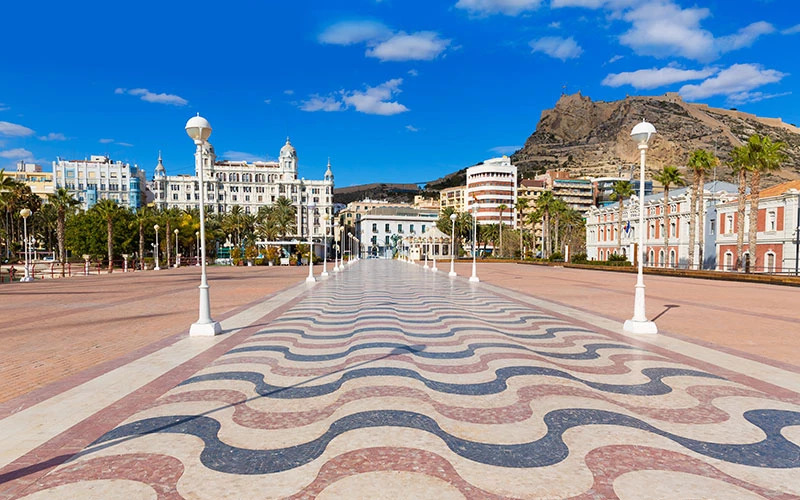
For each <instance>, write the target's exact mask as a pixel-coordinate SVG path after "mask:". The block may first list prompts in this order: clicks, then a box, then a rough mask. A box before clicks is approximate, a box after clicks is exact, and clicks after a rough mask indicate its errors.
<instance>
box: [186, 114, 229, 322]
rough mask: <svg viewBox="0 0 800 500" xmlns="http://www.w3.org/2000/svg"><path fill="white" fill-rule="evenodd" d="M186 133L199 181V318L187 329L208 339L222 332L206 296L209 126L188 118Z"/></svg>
mask: <svg viewBox="0 0 800 500" xmlns="http://www.w3.org/2000/svg"><path fill="white" fill-rule="evenodd" d="M186 133H187V134H188V135H189V137H191V138H192V140H194V144H195V154H194V162H195V167H196V168H197V175H198V177H199V179H198V180H199V181H200V259H201V262H200V286H199V287H198V289H199V290H200V303H199V316H198V318H197V322H196V323H193V324H192V326H191V328H189V335H191V336H204V337H210V336H214V335H217V334H218V333H220V332H221V331H222V327H221V326H220V324H219V323H218V322H217V321H214V320H213V319H211V300H210V299H209V296H208V278H207V277H206V212H205V196H206V185H205V182H204V181H203V169H204V167H205V165H203V145H204V144H206V141H207V140H208V138H209V137H210V136H211V124H210V123H208V120H206V119H205V118H203V117H202V116H200V113H198V114H197V116H193V117H191V118H189V121H188V122H186Z"/></svg>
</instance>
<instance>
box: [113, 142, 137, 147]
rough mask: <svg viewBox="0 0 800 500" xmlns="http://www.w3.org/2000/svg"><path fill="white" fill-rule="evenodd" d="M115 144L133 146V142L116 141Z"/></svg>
mask: <svg viewBox="0 0 800 500" xmlns="http://www.w3.org/2000/svg"><path fill="white" fill-rule="evenodd" d="M114 144H116V145H117V146H125V147H126V148H132V147H133V144H131V143H129V142H115V143H114Z"/></svg>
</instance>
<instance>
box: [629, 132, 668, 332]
mask: <svg viewBox="0 0 800 500" xmlns="http://www.w3.org/2000/svg"><path fill="white" fill-rule="evenodd" d="M655 133H656V128H655V127H654V126H653V125H651V124H649V123H647V122H646V121H642V123H638V124H637V125H636V126H635V127H633V131H631V138H632V139H633V140H634V142H636V143H637V144H638V146H639V228H638V231H639V249H638V251H637V252H636V253H637V259H638V261H639V272H638V275H637V276H636V287H635V294H634V302H633V319H629V320H626V321H625V324H624V326H623V327H622V329H623V330H625V331H626V332H630V333H658V328H657V327H656V324H655V323H654V322H652V321H648V320H647V314H646V312H645V307H644V306H645V302H644V272H643V265H644V263H643V262H642V260H643V257H644V163H645V153H646V151H647V143H648V142H649V141H650V138H651V137H652V136H653V134H655ZM665 230H666V229H665Z"/></svg>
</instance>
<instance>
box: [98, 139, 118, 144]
mask: <svg viewBox="0 0 800 500" xmlns="http://www.w3.org/2000/svg"><path fill="white" fill-rule="evenodd" d="M98 142H99V143H100V144H111V143H112V142H114V139H100V140H99V141H98Z"/></svg>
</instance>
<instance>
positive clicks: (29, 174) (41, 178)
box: [4, 161, 54, 200]
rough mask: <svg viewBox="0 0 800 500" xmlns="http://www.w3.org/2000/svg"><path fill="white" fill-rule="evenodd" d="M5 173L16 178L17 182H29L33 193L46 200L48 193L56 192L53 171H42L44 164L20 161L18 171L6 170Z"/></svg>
mask: <svg viewBox="0 0 800 500" xmlns="http://www.w3.org/2000/svg"><path fill="white" fill-rule="evenodd" d="M4 175H5V176H6V177H10V178H11V179H14V180H15V181H16V182H20V183H22V184H27V185H28V186H29V187H30V188H31V192H32V193H33V194H35V195H37V196H38V197H39V198H42V199H44V200H46V199H47V196H48V195H50V194H53V193H54V188H53V173H52V172H42V166H41V165H37V164H36V163H26V162H24V161H20V162H18V163H17V170H16V172H14V171H11V172H5V174H4Z"/></svg>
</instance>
